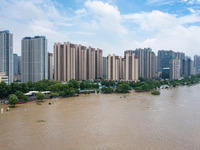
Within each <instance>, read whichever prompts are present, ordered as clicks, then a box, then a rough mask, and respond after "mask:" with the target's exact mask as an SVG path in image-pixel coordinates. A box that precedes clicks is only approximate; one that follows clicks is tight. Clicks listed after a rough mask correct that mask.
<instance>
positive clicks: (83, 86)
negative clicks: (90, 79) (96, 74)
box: [80, 82, 85, 90]
mask: <svg viewBox="0 0 200 150" xmlns="http://www.w3.org/2000/svg"><path fill="white" fill-rule="evenodd" d="M80 89H81V90H84V89H85V84H84V83H83V82H81V83H80Z"/></svg>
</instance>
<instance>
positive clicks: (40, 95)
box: [36, 92, 46, 102]
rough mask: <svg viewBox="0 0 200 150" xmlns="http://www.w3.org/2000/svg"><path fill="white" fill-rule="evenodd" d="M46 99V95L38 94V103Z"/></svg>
mask: <svg viewBox="0 0 200 150" xmlns="http://www.w3.org/2000/svg"><path fill="white" fill-rule="evenodd" d="M45 97H46V96H45V94H44V93H41V92H38V93H36V98H37V100H38V102H39V101H40V100H43V99H45Z"/></svg>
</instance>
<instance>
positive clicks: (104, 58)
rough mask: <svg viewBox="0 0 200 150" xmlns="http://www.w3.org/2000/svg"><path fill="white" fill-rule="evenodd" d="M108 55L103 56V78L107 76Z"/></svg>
mask: <svg viewBox="0 0 200 150" xmlns="http://www.w3.org/2000/svg"><path fill="white" fill-rule="evenodd" d="M107 64H108V63H107V57H103V78H107V71H108V70H107Z"/></svg>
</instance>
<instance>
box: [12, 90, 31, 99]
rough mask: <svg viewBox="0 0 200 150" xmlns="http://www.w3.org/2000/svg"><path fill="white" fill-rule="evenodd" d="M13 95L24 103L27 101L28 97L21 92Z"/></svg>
mask: <svg viewBox="0 0 200 150" xmlns="http://www.w3.org/2000/svg"><path fill="white" fill-rule="evenodd" d="M15 95H16V96H17V98H18V99H23V100H24V101H27V100H28V97H27V96H26V95H25V94H24V93H22V92H21V91H17V92H15Z"/></svg>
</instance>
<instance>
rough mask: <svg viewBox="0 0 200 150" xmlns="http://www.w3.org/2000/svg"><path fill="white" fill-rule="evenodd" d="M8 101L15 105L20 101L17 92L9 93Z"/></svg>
mask: <svg viewBox="0 0 200 150" xmlns="http://www.w3.org/2000/svg"><path fill="white" fill-rule="evenodd" d="M8 102H9V104H10V106H12V107H14V106H15V104H16V103H17V102H18V98H17V96H16V95H15V94H11V95H9V97H8Z"/></svg>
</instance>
